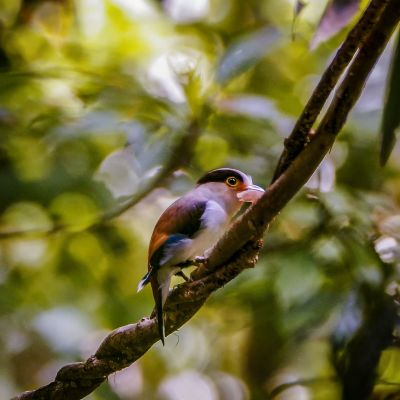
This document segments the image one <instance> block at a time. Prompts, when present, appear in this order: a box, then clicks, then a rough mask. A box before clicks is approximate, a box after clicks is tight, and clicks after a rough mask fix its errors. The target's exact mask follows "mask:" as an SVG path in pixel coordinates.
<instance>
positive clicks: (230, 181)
mask: <svg viewBox="0 0 400 400" xmlns="http://www.w3.org/2000/svg"><path fill="white" fill-rule="evenodd" d="M225 182H226V183H227V184H228V185H229V186H232V187H235V186H237V184H238V183H239V182H238V180H237V178H235V177H234V176H230V177H229V178H227V180H226V181H225Z"/></svg>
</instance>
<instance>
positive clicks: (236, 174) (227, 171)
mask: <svg viewBox="0 0 400 400" xmlns="http://www.w3.org/2000/svg"><path fill="white" fill-rule="evenodd" d="M228 178H236V180H237V182H244V181H245V180H246V179H247V177H246V175H245V174H244V173H243V172H241V171H239V170H237V169H232V168H219V169H215V170H213V171H210V172H207V174H205V175H204V176H203V177H201V178H200V179H199V180H198V181H197V183H198V184H203V183H207V182H227V179H228Z"/></svg>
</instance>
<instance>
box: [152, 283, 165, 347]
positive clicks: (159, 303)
mask: <svg viewBox="0 0 400 400" xmlns="http://www.w3.org/2000/svg"><path fill="white" fill-rule="evenodd" d="M151 288H152V289H153V296H154V300H155V305H156V316H157V325H158V335H159V336H160V339H161V342H162V344H163V346H164V345H165V325H164V313H163V306H164V301H163V287H162V286H160V285H159V284H158V281H157V279H156V278H154V279H152V280H151Z"/></svg>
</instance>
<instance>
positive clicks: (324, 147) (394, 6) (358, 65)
mask: <svg viewBox="0 0 400 400" xmlns="http://www.w3.org/2000/svg"><path fill="white" fill-rule="evenodd" d="M372 3H373V4H375V3H376V2H375V0H373V1H372V2H371V4H372ZM382 3H385V6H384V7H383V9H382V12H381V13H380V16H379V17H378V18H377V20H376V22H375V23H374V25H373V26H372V25H371V26H370V30H369V32H368V34H366V35H365V39H363V42H364V44H363V46H362V47H361V46H360V50H359V52H358V53H357V55H356V56H355V57H354V60H353V62H352V64H351V66H350V67H349V69H348V71H347V74H346V77H345V78H344V80H343V82H342V83H341V85H340V86H339V89H338V90H337V91H336V93H335V96H334V99H333V101H332V103H331V105H330V107H329V108H328V111H327V112H326V114H325V117H324V118H323V120H322V122H321V124H320V125H319V127H318V129H317V130H316V133H315V135H313V136H312V137H311V138H310V142H309V143H308V144H307V145H306V146H305V147H303V149H302V150H301V151H300V153H299V154H298V155H297V157H296V158H295V159H293V160H292V161H291V163H290V165H289V167H288V168H287V169H286V170H285V171H284V172H283V173H282V174H281V175H280V176H279V178H278V179H276V181H275V182H274V183H273V184H272V185H271V186H270V187H269V189H268V190H267V191H266V193H265V194H264V196H263V197H262V198H261V199H260V200H259V201H258V202H257V203H256V204H255V205H254V206H253V207H251V208H250V209H249V210H248V211H247V212H246V213H245V214H244V215H243V216H242V217H241V218H240V219H239V220H238V221H237V222H236V223H235V224H234V225H233V226H232V227H231V229H230V230H229V231H228V232H227V233H226V234H225V236H224V237H223V238H222V239H221V240H220V241H219V242H218V243H217V245H216V246H215V248H214V249H213V251H212V253H211V255H210V258H209V260H208V263H207V264H206V265H204V266H202V267H200V268H198V270H196V271H195V272H194V273H193V274H192V278H193V281H192V282H188V283H184V284H182V285H180V286H178V287H177V288H176V289H175V290H174V291H173V292H172V294H171V295H170V297H169V298H168V301H167V304H166V332H167V334H170V333H171V332H173V331H175V330H176V329H178V328H179V327H180V326H182V325H183V324H184V323H185V322H186V321H188V320H189V319H190V318H191V317H192V316H193V315H194V314H195V313H196V312H197V310H198V309H199V308H200V307H201V306H202V305H203V303H204V302H205V301H206V299H207V297H208V296H209V295H210V294H211V293H212V292H213V291H215V290H217V289H218V288H220V287H222V286H223V285H225V284H226V283H227V282H229V281H230V280H232V279H234V278H235V277H236V276H237V275H238V274H239V273H240V272H241V271H242V270H243V269H245V268H249V267H252V266H254V265H255V263H256V261H257V256H258V251H259V247H260V243H259V241H257V240H255V239H257V238H259V237H261V236H262V235H263V233H264V232H265V230H266V229H267V227H268V225H269V224H270V223H271V221H272V220H273V219H274V218H275V216H276V215H277V214H278V213H279V212H280V210H281V209H282V208H283V207H284V206H285V205H286V203H287V202H288V201H289V200H290V199H291V198H292V197H293V196H294V195H295V194H296V193H297V192H298V191H299V190H300V189H301V188H302V186H303V185H304V183H306V182H307V180H308V179H309V177H310V176H311V175H312V173H313V172H314V171H315V169H316V168H317V167H318V165H319V163H320V162H321V160H322V159H323V158H324V156H325V155H326V153H327V152H328V151H329V150H330V148H331V146H332V145H333V143H334V141H335V139H336V136H337V134H338V132H339V131H340V129H341V128H342V126H343V124H344V123H345V121H346V118H347V115H348V114H349V112H350V110H351V108H352V107H353V105H354V104H355V102H356V101H357V99H358V98H359V96H360V94H361V91H362V88H363V86H364V84H365V82H366V80H367V77H368V74H369V73H370V71H371V70H372V68H373V66H374V64H375V62H376V61H377V59H378V58H379V56H380V54H381V53H382V50H383V49H384V47H385V45H386V43H387V42H388V40H389V38H390V36H391V34H392V32H393V30H394V29H395V27H396V26H397V24H398V22H399V20H400V0H388V1H385V2H382ZM363 18H365V15H364V17H363ZM238 249H240V250H239V251H238ZM157 340H158V335H157V329H156V321H155V319H154V318H143V319H142V320H140V321H139V322H137V323H136V324H131V325H127V326H124V327H121V328H118V329H116V330H115V331H113V332H111V333H110V334H109V335H108V336H107V338H106V339H105V340H104V341H103V343H102V344H101V346H100V347H99V349H98V350H97V352H96V354H95V355H94V356H92V357H90V358H89V359H88V360H87V361H86V362H81V363H74V364H70V365H67V366H65V367H63V368H62V369H61V370H60V371H59V372H58V374H57V376H56V378H55V380H54V382H52V383H50V384H49V385H47V386H44V387H42V388H40V389H38V390H36V391H31V392H25V393H23V394H21V395H19V396H17V397H15V399H16V400H22V399H24V400H25V399H43V400H45V399H71V400H74V399H81V398H82V397H84V396H86V395H87V394H88V393H90V392H92V391H93V390H94V389H95V388H96V387H97V386H99V385H100V384H101V382H103V381H104V380H105V379H106V378H107V376H108V375H109V374H110V373H112V372H115V371H117V370H120V369H122V368H124V367H126V366H128V365H129V364H131V363H132V362H134V361H135V360H137V359H138V358H140V357H141V356H142V355H143V354H144V353H145V352H146V351H147V350H148V349H149V348H150V347H151V346H152V345H153V344H154V343H155V342H156V341H157Z"/></svg>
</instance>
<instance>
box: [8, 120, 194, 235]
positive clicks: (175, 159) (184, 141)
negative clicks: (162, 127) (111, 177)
mask: <svg viewBox="0 0 400 400" xmlns="http://www.w3.org/2000/svg"><path fill="white" fill-rule="evenodd" d="M201 131H202V129H201V127H200V126H199V123H198V121H197V120H195V119H194V120H192V121H191V122H190V124H189V126H188V128H187V132H186V133H185V134H184V135H183V136H182V137H181V138H180V139H179V140H178V141H177V143H176V145H175V146H174V147H173V148H172V149H171V156H170V157H169V159H168V160H167V162H166V163H165V165H164V166H163V167H162V168H161V170H160V171H159V172H158V173H157V174H156V175H155V177H154V178H153V179H152V180H151V181H150V182H148V183H147V184H146V185H145V186H144V187H143V188H142V189H139V191H138V192H137V193H136V194H135V195H134V196H132V197H131V198H130V199H129V200H128V201H126V202H125V203H123V204H121V205H118V206H117V207H115V208H113V209H111V210H106V211H104V212H103V213H102V214H100V215H99V216H98V218H97V219H96V221H95V222H94V223H93V224H92V225H90V226H86V227H85V228H84V229H97V228H98V227H101V226H103V225H104V224H106V223H107V222H108V221H110V220H112V219H114V218H116V217H118V216H120V215H121V214H123V213H124V212H125V211H127V210H129V209H130V208H131V207H133V206H134V205H135V204H137V203H139V202H140V201H141V200H143V199H144V198H145V197H146V196H147V195H148V194H149V193H151V192H152V191H153V190H154V189H155V188H156V187H159V186H160V185H162V184H163V182H164V181H165V180H166V179H167V178H169V177H170V176H171V174H172V173H173V172H174V171H176V170H177V169H179V168H180V167H181V166H184V165H187V164H188V163H189V162H190V160H191V158H192V156H193V151H194V147H195V145H196V143H197V140H198V138H199V137H200V135H201ZM71 228H73V226H69V225H66V224H62V223H54V224H53V225H52V226H50V227H49V228H47V229H37V228H33V229H17V230H10V231H2V232H1V231H0V240H2V239H13V238H20V237H29V238H35V237H45V236H49V235H52V234H55V233H57V232H60V231H64V230H68V229H71Z"/></svg>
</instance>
